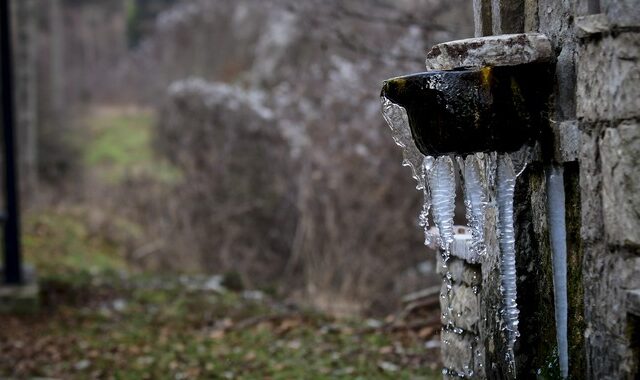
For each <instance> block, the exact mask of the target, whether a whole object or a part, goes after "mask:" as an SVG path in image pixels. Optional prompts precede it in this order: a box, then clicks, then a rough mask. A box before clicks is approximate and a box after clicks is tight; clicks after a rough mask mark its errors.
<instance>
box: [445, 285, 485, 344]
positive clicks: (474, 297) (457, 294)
mask: <svg viewBox="0 0 640 380" xmlns="http://www.w3.org/2000/svg"><path fill="white" fill-rule="evenodd" d="M441 292H442V294H444V295H446V294H447V287H446V284H442V291H441ZM476 293H477V294H476ZM440 300H441V303H440V305H441V307H442V310H447V309H448V307H447V306H450V307H451V309H452V313H451V314H452V315H451V320H452V322H453V325H454V326H455V327H459V328H461V329H463V330H465V331H469V332H473V333H477V332H478V321H479V320H480V294H479V293H478V292H477V291H474V289H473V288H472V287H469V286H465V285H458V284H454V285H453V286H452V288H451V290H450V291H449V294H448V296H446V297H442V298H440ZM442 322H443V324H446V320H444V318H443V320H442Z"/></svg>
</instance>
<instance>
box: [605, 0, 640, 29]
mask: <svg viewBox="0 0 640 380" xmlns="http://www.w3.org/2000/svg"><path fill="white" fill-rule="evenodd" d="M600 7H601V8H602V10H603V11H604V12H605V13H606V15H607V18H608V19H609V22H610V23H611V24H612V25H615V26H618V27H628V26H640V4H638V0H601V3H600Z"/></svg>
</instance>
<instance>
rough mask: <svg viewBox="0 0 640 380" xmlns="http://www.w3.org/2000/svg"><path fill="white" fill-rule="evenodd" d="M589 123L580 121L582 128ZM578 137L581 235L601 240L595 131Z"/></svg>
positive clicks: (586, 239) (598, 167)
mask: <svg viewBox="0 0 640 380" xmlns="http://www.w3.org/2000/svg"><path fill="white" fill-rule="evenodd" d="M591 127H592V126H591V125H585V124H584V123H581V128H582V129H583V130H585V129H589V128H591ZM580 135H581V138H580V143H581V144H580V156H579V160H578V162H579V163H580V188H581V193H580V196H581V199H580V202H581V207H580V210H581V213H582V216H581V221H582V223H581V233H580V234H581V236H582V239H583V240H584V241H585V242H591V241H596V240H601V239H602V238H603V236H602V230H603V217H602V193H601V192H602V173H601V172H600V166H599V164H598V155H599V153H598V133H597V131H588V132H582V133H581V134H580Z"/></svg>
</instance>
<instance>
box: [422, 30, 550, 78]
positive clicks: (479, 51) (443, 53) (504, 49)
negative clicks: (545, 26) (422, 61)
mask: <svg viewBox="0 0 640 380" xmlns="http://www.w3.org/2000/svg"><path fill="white" fill-rule="evenodd" d="M553 58H554V54H553V51H552V49H551V44H550V42H549V40H548V39H547V38H546V37H545V36H544V35H542V34H537V33H524V34H507V35H500V36H490V37H481V38H468V39H464V40H457V41H451V42H445V43H442V44H438V45H435V46H434V47H433V48H431V51H429V53H428V54H427V60H426V65H427V70H451V69H456V68H461V67H483V66H511V65H518V64H524V63H533V62H549V61H551V60H552V59H553Z"/></svg>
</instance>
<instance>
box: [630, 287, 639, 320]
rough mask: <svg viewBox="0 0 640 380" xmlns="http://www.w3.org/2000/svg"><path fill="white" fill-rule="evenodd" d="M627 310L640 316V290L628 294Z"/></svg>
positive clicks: (633, 290)
mask: <svg viewBox="0 0 640 380" xmlns="http://www.w3.org/2000/svg"><path fill="white" fill-rule="evenodd" d="M627 310H628V311H629V313H631V314H633V315H635V316H640V289H632V290H629V291H628V292H627Z"/></svg>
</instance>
